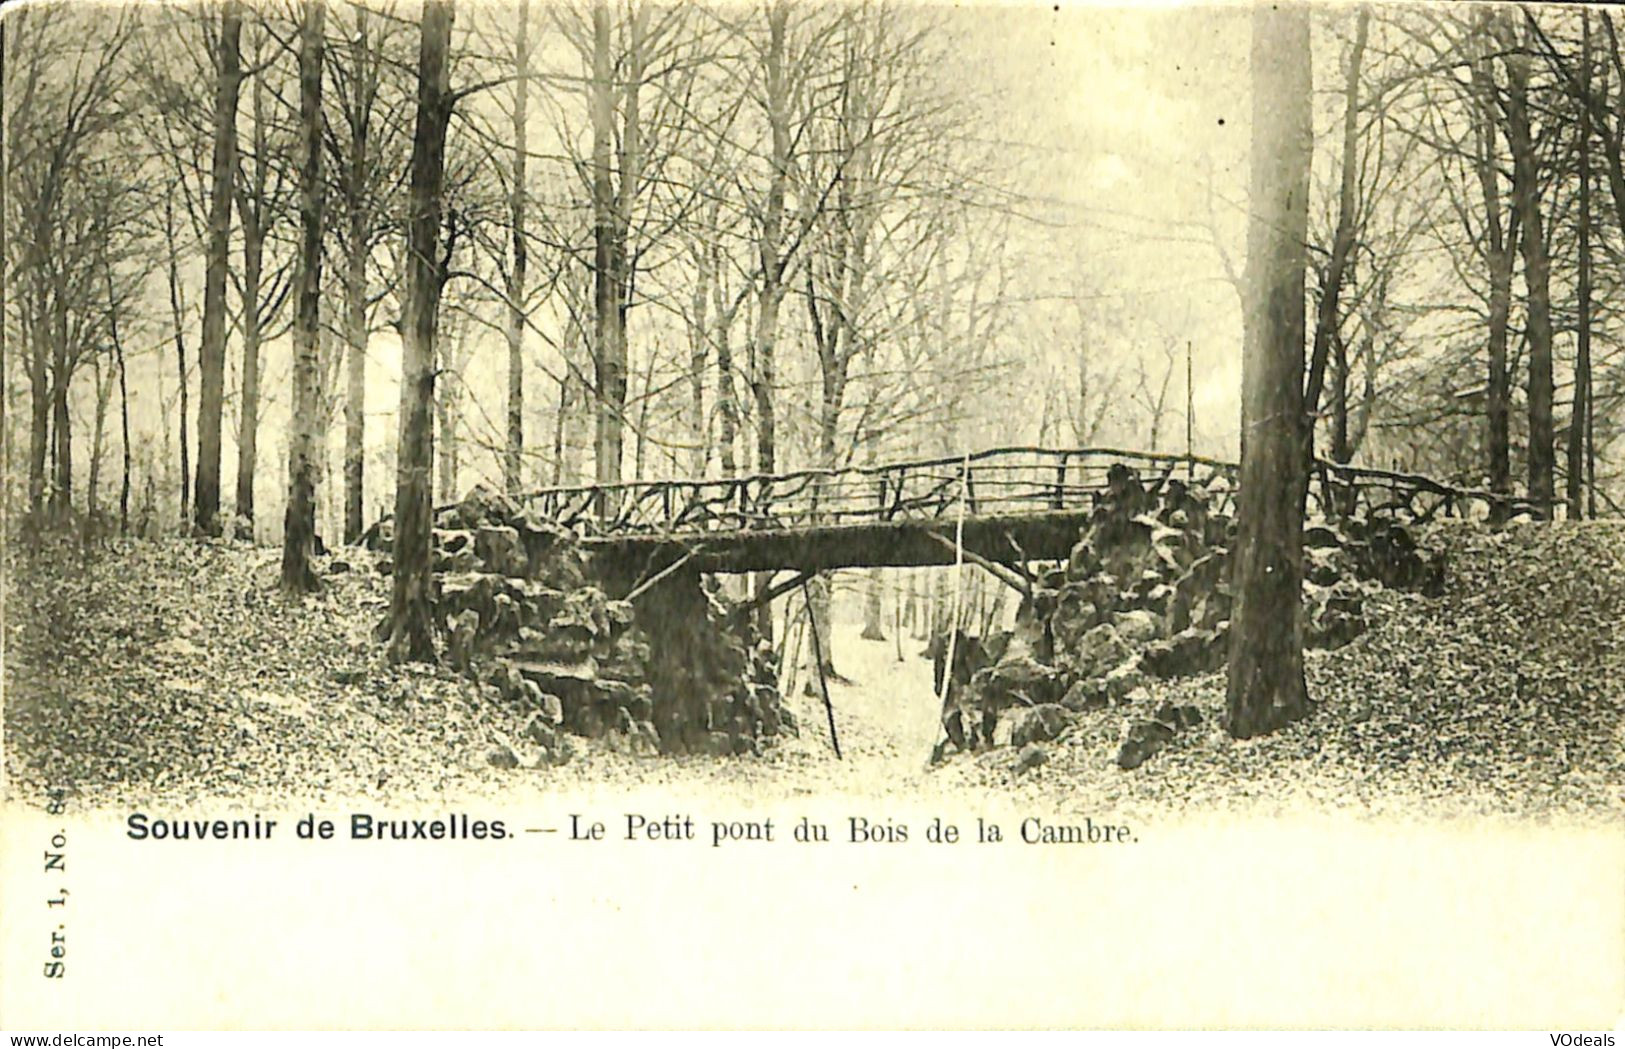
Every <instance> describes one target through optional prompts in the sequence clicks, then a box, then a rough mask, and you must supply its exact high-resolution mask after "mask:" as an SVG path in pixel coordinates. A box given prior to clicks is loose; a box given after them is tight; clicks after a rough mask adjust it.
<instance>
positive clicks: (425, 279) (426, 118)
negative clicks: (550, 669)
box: [389, 0, 453, 662]
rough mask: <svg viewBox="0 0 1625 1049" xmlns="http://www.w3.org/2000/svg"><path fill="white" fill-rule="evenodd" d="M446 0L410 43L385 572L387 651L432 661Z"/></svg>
mask: <svg viewBox="0 0 1625 1049" xmlns="http://www.w3.org/2000/svg"><path fill="white" fill-rule="evenodd" d="M451 21H452V10H451V5H450V3H448V0H426V2H425V3H424V6H423V26H422V41H421V44H420V47H419V51H418V98H417V126H416V129H415V131H414V133H413V136H412V160H411V185H410V189H409V194H408V198H407V199H408V204H409V209H410V210H409V213H408V219H409V221H408V224H407V231H406V257H407V269H406V302H405V310H404V315H403V317H402V324H401V335H402V339H401V343H402V345H401V407H400V450H399V453H398V454H397V457H396V470H395V548H394V556H395V580H394V590H393V593H392V595H391V599H390V613H389V650H390V655H391V658H393V659H395V660H397V661H402V660H418V661H427V662H433V661H434V659H435V643H434V622H433V610H432V608H431V606H430V585H431V583H432V577H431V576H430V568H431V564H430V545H431V542H432V534H431V533H432V528H433V515H434V505H433V499H432V493H431V490H430V487H429V485H430V481H431V472H432V469H433V466H434V428H433V425H432V419H431V417H430V413H431V411H432V407H433V404H434V367H435V330H436V323H437V320H438V317H439V313H440V291H441V287H442V285H443V283H444V277H445V274H444V271H443V267H442V264H441V262H440V258H439V239H440V211H441V203H442V202H441V192H442V183H443V180H444V176H445V155H446V125H447V124H448V123H449V122H450V120H451V107H452V102H453V97H452V94H451V87H450V83H449V73H448V70H447V65H446V57H447V51H448V50H449V48H450V46H451Z"/></svg>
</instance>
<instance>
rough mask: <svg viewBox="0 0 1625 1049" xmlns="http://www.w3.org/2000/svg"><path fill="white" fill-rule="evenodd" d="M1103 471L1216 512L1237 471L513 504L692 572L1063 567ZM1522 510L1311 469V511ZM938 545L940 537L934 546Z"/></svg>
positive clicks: (781, 482) (1034, 472)
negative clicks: (1202, 492)
mask: <svg viewBox="0 0 1625 1049" xmlns="http://www.w3.org/2000/svg"><path fill="white" fill-rule="evenodd" d="M1114 466H1129V467H1132V468H1133V469H1135V470H1136V471H1137V472H1138V474H1139V475H1140V478H1141V480H1142V481H1144V482H1166V481H1168V480H1179V481H1191V480H1194V481H1195V482H1197V483H1202V484H1206V485H1208V486H1209V488H1210V489H1211V490H1212V491H1214V492H1216V493H1219V494H1218V505H1217V506H1215V509H1218V510H1225V509H1227V508H1228V507H1227V505H1226V503H1227V500H1228V493H1229V492H1230V491H1231V490H1233V487H1234V480H1235V476H1236V472H1237V467H1236V465H1235V464H1233V463H1227V462H1222V461H1219V460H1213V459H1204V458H1200V457H1194V456H1193V457H1186V456H1176V455H1162V454H1157V453H1147V452H1137V451H1129V450H1123V449H1114V448H1073V449H1052V448H1036V447H1022V448H996V449H991V450H988V451H984V452H979V453H976V454H973V455H969V456H960V457H950V458H940V459H930V460H921V461H915V462H907V463H889V464H885V465H880V466H863V467H848V468H845V469H834V470H800V471H794V472H790V473H785V474H776V475H772V476H762V475H753V476H748V477H733V478H707V479H676V480H658V481H631V482H624V483H619V484H608V485H575V486H565V487H555V488H546V489H542V490H540V491H536V492H531V493H528V494H525V495H521V496H519V497H518V499H519V500H520V501H521V502H522V503H523V504H524V505H525V506H527V507H528V508H530V509H531V510H533V511H534V512H536V513H537V514H538V515H540V516H542V517H545V518H548V519H551V520H554V521H557V522H559V523H561V524H563V525H565V526H567V527H570V528H573V529H575V530H576V531H577V532H578V534H580V535H581V536H582V542H583V544H584V545H585V546H586V548H588V549H589V550H591V551H593V552H595V553H602V554H608V555H612V556H615V557H618V558H627V559H628V562H627V563H629V564H640V565H653V566H656V567H658V566H659V565H660V564H662V563H670V562H671V561H673V560H675V559H677V558H680V557H685V556H686V557H688V558H689V559H690V561H691V562H692V563H693V565H694V567H696V568H698V569H700V570H702V571H714V572H747V571H765V570H769V569H782V568H794V569H800V570H802V571H809V570H815V571H822V570H825V569H833V568H851V567H864V566H885V567H890V566H908V565H934V564H947V563H952V561H953V558H954V553H953V548H952V545H951V544H952V541H953V539H954V537H955V534H956V531H957V530H958V529H959V527H960V520H961V518H963V532H964V545H965V548H966V549H967V550H969V551H971V552H972V553H974V554H977V555H979V556H981V557H985V558H988V559H990V560H994V561H1000V562H1004V563H1016V562H1025V561H1039V560H1056V559H1060V558H1064V557H1065V556H1066V555H1067V553H1068V552H1069V551H1070V549H1071V547H1072V545H1073V544H1074V543H1076V542H1077V537H1078V530H1079V529H1080V528H1081V527H1082V525H1083V524H1084V522H1085V521H1086V520H1087V518H1088V515H1089V512H1090V510H1091V508H1092V506H1093V504H1094V501H1095V498H1096V497H1097V495H1098V494H1099V493H1100V492H1103V491H1104V490H1105V489H1106V487H1107V483H1108V474H1109V473H1110V471H1111V470H1112V468H1113V467H1114ZM1497 501H1501V502H1503V503H1506V504H1508V505H1509V508H1510V509H1511V511H1512V512H1513V513H1526V512H1528V511H1529V509H1530V508H1529V506H1528V505H1527V504H1526V503H1514V502H1512V501H1511V500H1509V499H1507V498H1506V497H1504V496H1498V495H1495V494H1493V493H1489V492H1482V491H1473V490H1468V489H1462V488H1456V487H1452V486H1450V485H1446V484H1442V483H1440V482H1438V481H1434V480H1432V479H1430V478H1427V477H1420V476H1415V475H1409V474H1399V473H1392V472H1389V471H1383V470H1371V469H1365V468H1361V467H1353V466H1347V465H1341V464H1336V463H1328V462H1324V461H1321V462H1317V463H1316V465H1315V471H1314V476H1313V477H1312V478H1311V484H1310V490H1309V502H1310V507H1309V509H1310V512H1311V513H1320V514H1326V515H1327V516H1331V515H1332V513H1341V512H1348V511H1350V510H1354V509H1363V510H1365V511H1368V512H1370V511H1378V512H1381V511H1393V512H1399V513H1402V514H1404V515H1405V516H1407V517H1410V518H1413V519H1427V518H1431V517H1435V516H1466V515H1469V514H1473V513H1477V512H1480V511H1482V512H1483V513H1486V514H1487V513H1488V510H1489V507H1490V506H1491V505H1492V504H1494V503H1495V502H1497ZM944 539H947V540H948V541H949V542H948V543H947V544H945V543H944V542H943V540H944Z"/></svg>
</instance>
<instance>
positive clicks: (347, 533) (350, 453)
mask: <svg viewBox="0 0 1625 1049" xmlns="http://www.w3.org/2000/svg"><path fill="white" fill-rule="evenodd" d="M355 14H356V37H355V46H354V48H353V49H352V50H351V53H352V54H353V55H355V56H356V59H355V63H354V65H355V72H354V75H355V76H356V77H357V79H358V84H357V86H356V99H355V103H354V105H353V106H351V107H349V111H348V112H347V113H346V117H347V120H346V123H347V124H348V131H349V136H350V143H349V146H350V158H349V159H350V163H349V170H348V171H346V172H345V173H344V211H345V218H346V220H347V221H346V230H345V252H344V263H345V265H344V342H345V390H344V541H345V542H346V543H354V542H357V541H359V540H360V538H361V532H362V529H363V527H364V523H363V522H364V515H365V513H366V491H367V485H366V480H367V469H366V447H367V446H366V438H367V340H368V330H367V260H368V256H369V255H370V247H371V241H370V237H371V231H372V221H373V208H374V206H375V205H374V202H373V200H372V199H371V197H370V195H369V191H368V185H367V183H368V173H369V171H370V170H371V167H372V164H373V159H372V102H373V100H374V99H375V98H376V97H377V72H376V70H377V66H376V65H373V66H368V65H367V62H368V38H369V36H370V33H371V24H370V20H369V18H368V15H367V11H366V8H365V7H364V6H359V5H358V6H357V7H356V9H355Z"/></svg>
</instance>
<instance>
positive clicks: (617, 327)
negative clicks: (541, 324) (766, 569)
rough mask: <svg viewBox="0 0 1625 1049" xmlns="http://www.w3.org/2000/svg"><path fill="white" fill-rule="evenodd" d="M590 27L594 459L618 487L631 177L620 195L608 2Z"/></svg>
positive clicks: (598, 6)
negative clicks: (614, 162)
mask: <svg viewBox="0 0 1625 1049" xmlns="http://www.w3.org/2000/svg"><path fill="white" fill-rule="evenodd" d="M592 27H593V66H592V69H593V73H592V104H591V109H592V166H593V184H592V189H593V193H592V197H593V242H594V252H593V305H594V331H593V335H594V346H593V370H594V375H593V382H594V385H595V386H596V388H597V389H596V393H597V412H596V425H595V427H594V434H595V440H594V455H593V459H594V464H595V476H596V477H597V479H598V482H599V483H600V484H615V483H617V482H619V481H620V479H621V456H622V439H623V418H624V412H625V408H626V328H625V325H626V313H625V304H624V303H623V302H622V299H621V296H622V293H623V291H624V289H625V287H626V284H625V274H624V269H625V258H624V255H625V242H624V239H623V233H622V230H623V223H624V222H625V221H626V219H627V216H625V215H621V214H619V213H618V206H617V205H618V203H619V200H618V198H620V199H625V198H626V197H627V192H626V190H627V185H628V182H627V180H628V179H629V178H631V177H632V173H631V172H628V171H627V170H626V169H625V167H624V166H623V168H622V171H621V193H620V194H617V193H616V192H615V187H614V181H613V172H612V171H611V170H610V167H611V164H610V158H611V155H612V150H613V146H614V138H615V127H614V120H615V82H614V77H613V62H612V60H611V55H610V43H611V40H610V35H611V34H610V22H609V5H608V3H607V2H605V0H595V2H594V4H593V8H592ZM628 93H629V95H630V96H631V97H632V98H635V97H636V88H635V86H634V87H630V88H629V89H628ZM630 104H631V103H630V100H629V102H628V105H629V106H630ZM634 131H635V127H634ZM622 149H623V151H626V150H635V145H634V144H629V143H624V142H623V143H622ZM600 498H601V502H600V505H599V508H598V509H599V513H600V514H604V515H609V514H613V513H614V511H615V509H616V500H615V499H613V498H611V497H610V496H609V495H608V493H605V494H603V495H601V497H600Z"/></svg>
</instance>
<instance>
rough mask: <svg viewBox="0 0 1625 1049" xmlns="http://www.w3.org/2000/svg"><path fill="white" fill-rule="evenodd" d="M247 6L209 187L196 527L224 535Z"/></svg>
mask: <svg viewBox="0 0 1625 1049" xmlns="http://www.w3.org/2000/svg"><path fill="white" fill-rule="evenodd" d="M242 33H243V12H242V5H241V4H240V3H239V2H238V0H225V2H224V4H223V5H222V6H221V9H220V36H219V39H218V42H217V46H216V51H215V95H214V136H213V138H214V161H213V165H212V168H211V170H212V175H211V178H210V185H209V240H208V245H207V251H206V254H205V263H204V279H203V341H202V344H201V345H200V347H199V349H198V369H199V388H198V435H197V439H198V453H197V482H196V486H195V489H194V491H193V502H192V509H193V512H194V515H195V517H194V525H195V527H196V528H197V530H198V532H200V533H201V534H203V535H219V534H220V423H221V417H222V414H223V412H224V407H225V400H224V393H225V374H226V272H227V268H228V266H229V265H230V260H229V259H228V258H227V249H228V248H229V247H230V238H231V208H232V197H233V191H234V186H235V182H236V175H237V96H238V89H239V88H240V86H241V84H242V56H241V42H242Z"/></svg>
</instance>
